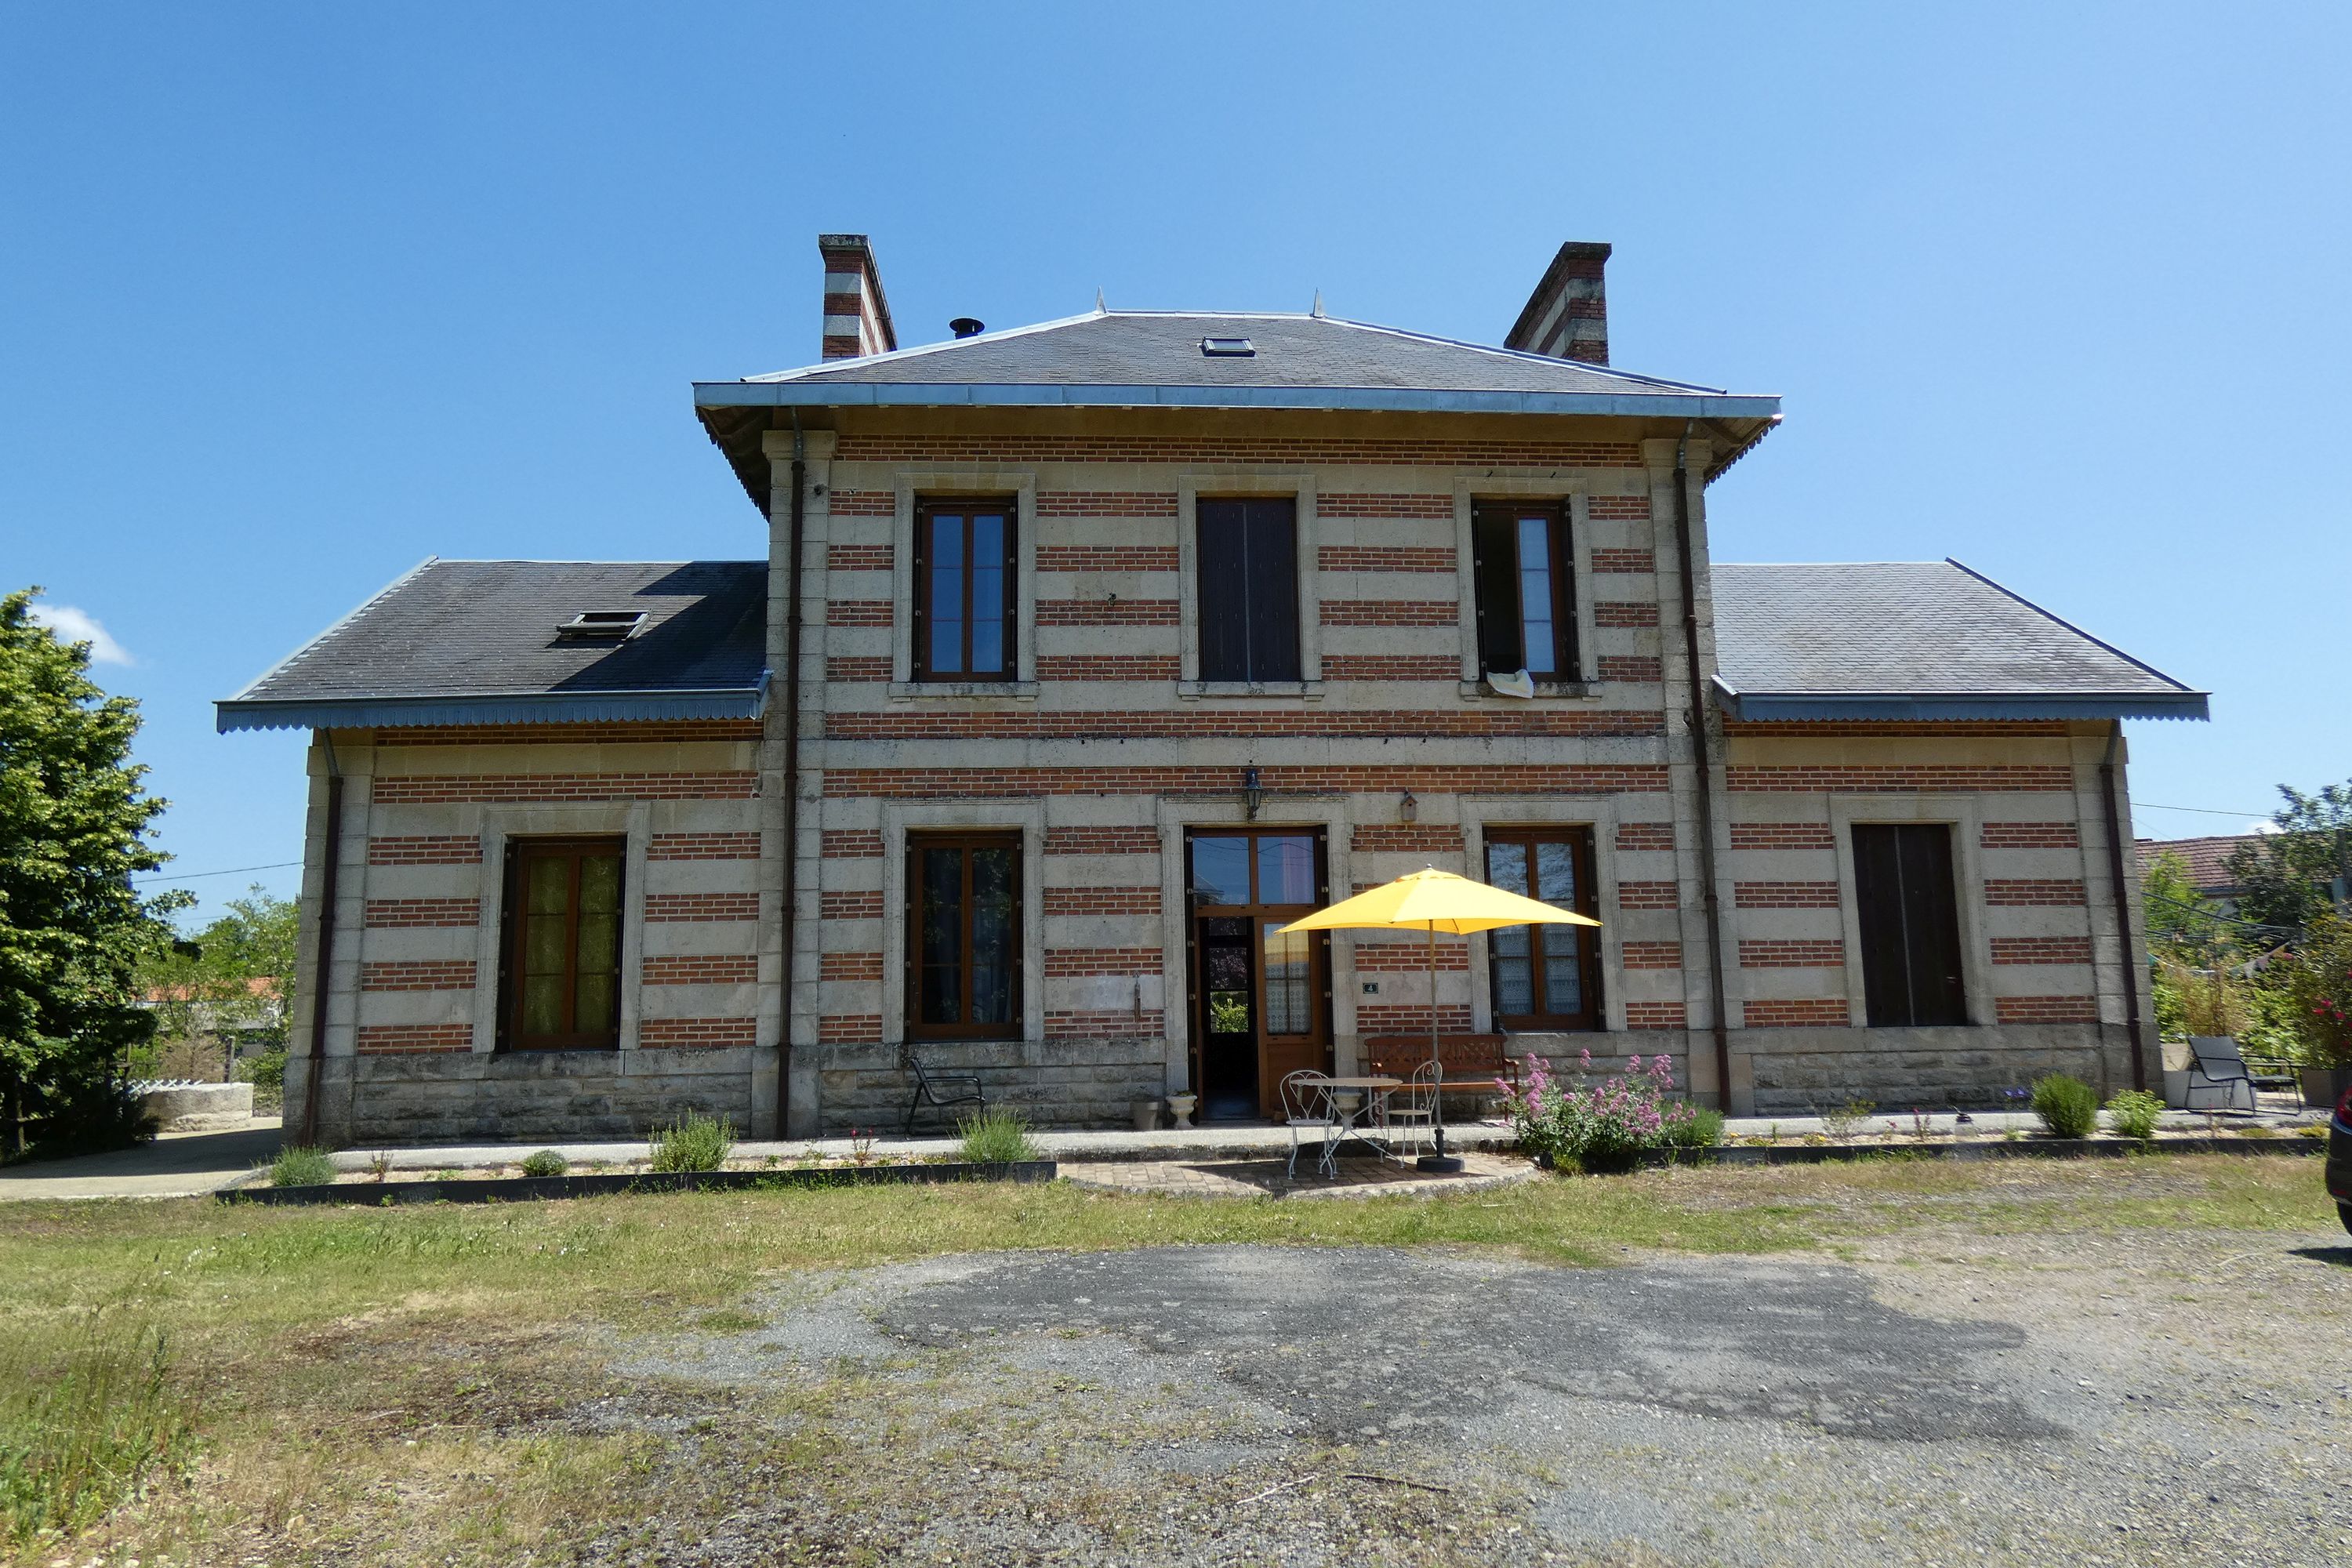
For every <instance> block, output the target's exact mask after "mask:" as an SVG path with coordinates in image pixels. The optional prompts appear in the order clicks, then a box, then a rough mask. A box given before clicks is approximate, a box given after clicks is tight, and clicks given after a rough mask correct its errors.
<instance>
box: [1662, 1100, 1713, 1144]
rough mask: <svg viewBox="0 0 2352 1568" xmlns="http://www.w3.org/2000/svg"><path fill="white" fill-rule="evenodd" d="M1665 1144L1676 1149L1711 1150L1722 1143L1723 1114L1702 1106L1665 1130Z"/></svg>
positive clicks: (1696, 1106)
mask: <svg viewBox="0 0 2352 1568" xmlns="http://www.w3.org/2000/svg"><path fill="white" fill-rule="evenodd" d="M1666 1142H1668V1143H1670V1144H1672V1145H1673V1146H1674V1147H1675V1148H1677V1149H1712V1148H1714V1147H1715V1146H1716V1145H1717V1144H1718V1143H1720V1142H1723V1112H1722V1111H1720V1110H1710V1109H1709V1108H1708V1107H1706V1106H1704V1105H1695V1106H1692V1107H1691V1108H1690V1115H1689V1116H1687V1117H1685V1119H1683V1120H1682V1121H1677V1122H1675V1123H1674V1124H1673V1125H1671V1126H1669V1127H1668V1128H1667V1129H1666Z"/></svg>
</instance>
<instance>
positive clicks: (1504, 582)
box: [1471, 501, 1577, 680]
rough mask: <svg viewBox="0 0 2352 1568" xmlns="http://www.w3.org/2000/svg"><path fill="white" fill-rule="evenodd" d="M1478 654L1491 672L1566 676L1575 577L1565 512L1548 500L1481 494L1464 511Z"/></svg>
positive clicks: (1571, 654) (1571, 659) (1571, 658)
mask: <svg viewBox="0 0 2352 1568" xmlns="http://www.w3.org/2000/svg"><path fill="white" fill-rule="evenodd" d="M1471 551H1472V559H1473V562H1474V566H1475V573H1476V575H1477V584H1478V658H1479V666H1480V668H1483V669H1488V670H1493V671H1496V672H1497V673H1509V672H1512V671H1516V670H1521V669H1524V670H1526V671H1527V672H1528V674H1529V675H1532V676H1534V677H1536V678H1537V679H1549V680H1574V679H1577V667H1576V583H1575V567H1574V565H1573V560H1574V558H1573V556H1571V555H1570V552H1569V542H1568V516H1567V513H1566V512H1565V511H1564V510H1562V509H1561V508H1560V507H1559V505H1558V504H1557V503H1554V502H1547V503H1544V504H1541V505H1533V506H1513V505H1508V504H1506V503H1504V502H1500V501H1481V502H1480V503H1478V507H1477V510H1475V512H1474V513H1473V514H1472V518H1471Z"/></svg>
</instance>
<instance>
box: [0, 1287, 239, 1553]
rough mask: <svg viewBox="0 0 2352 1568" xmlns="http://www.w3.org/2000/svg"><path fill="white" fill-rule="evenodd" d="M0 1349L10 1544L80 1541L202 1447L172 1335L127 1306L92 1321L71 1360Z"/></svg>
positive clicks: (13, 1344)
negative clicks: (196, 1442)
mask: <svg viewBox="0 0 2352 1568" xmlns="http://www.w3.org/2000/svg"><path fill="white" fill-rule="evenodd" d="M0 1344H5V1346H6V1347H7V1348H6V1349H5V1352H0V1536H5V1539H6V1540H7V1541H9V1542H11V1543H13V1544H15V1545H16V1546H18V1547H24V1546H27V1545H29V1544H31V1543H32V1542H34V1541H36V1540H37V1539H42V1538H58V1537H65V1536H70V1535H72V1534H73V1533H75V1532H76V1531H80V1530H83V1529H85V1528H87V1527H88V1526H89V1525H91V1524H93V1523H95V1522H97V1521H99V1520H100V1519H101V1518H103V1517H105V1515H106V1514H107V1513H108V1512H109V1511H110V1510H112V1509H113V1508H114V1507H115V1505H116V1504H118V1503H120V1502H122V1501H123V1500H126V1499H128V1498H130V1497H131V1496H133V1495H135V1494H136V1493H137V1492H138V1491H139V1490H140V1489H141V1488H142V1486H143V1485H144V1484H145V1483H146V1482H147V1480H148V1479H150V1478H151V1477H152V1476H153V1475H154V1474H156V1473H157V1472H159V1471H161V1470H163V1469H167V1468H170V1467H171V1466H173V1464H175V1463H177V1462H179V1461H181V1460H182V1459H184V1458H185V1457H186V1456H187V1455H188V1453H189V1451H190V1449H191V1447H192V1446H193V1445H192V1438H191V1436H190V1431H191V1428H190V1424H189V1421H188V1416H187V1413H186V1411H185V1409H184V1407H183V1406H182V1405H181V1403H180V1401H179V1400H178V1398H177V1397H176V1396H175V1395H174V1394H173V1392H172V1391H171V1389H170V1387H169V1385H168V1382H167V1378H168V1373H169V1372H170V1364H171V1362H170V1356H169V1354H168V1352H167V1346H166V1342H165V1338H164V1334H163V1330H162V1329H161V1328H159V1327H157V1326H156V1325H155V1324H154V1323H152V1322H151V1321H147V1320H145V1319H143V1318H140V1317H135V1316H132V1315H131V1314H130V1313H129V1312H128V1311H127V1310H125V1309H124V1308H122V1307H121V1306H120V1305H116V1306H110V1307H106V1308H101V1309H100V1310H98V1311H96V1312H93V1313H91V1314H90V1316H89V1322H88V1324H87V1327H86V1328H85V1330H84V1331H83V1332H82V1333H81V1334H80V1335H79V1337H78V1338H77V1339H75V1340H74V1341H73V1342H71V1343H69V1344H68V1345H67V1346H66V1347H64V1350H63V1352H62V1353H61V1354H57V1355H54V1356H52V1357H44V1356H41V1355H40V1354H38V1353H37V1352H36V1350H35V1349H34V1347H33V1345H32V1343H31V1342H30V1339H29V1338H28V1337H27V1336H25V1335H22V1334H16V1333H12V1334H10V1335H9V1336H7V1337H6V1339H5V1340H0Z"/></svg>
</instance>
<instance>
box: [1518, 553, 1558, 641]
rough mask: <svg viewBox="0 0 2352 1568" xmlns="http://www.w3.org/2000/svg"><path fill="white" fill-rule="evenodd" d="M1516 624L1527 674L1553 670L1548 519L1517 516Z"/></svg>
mask: <svg viewBox="0 0 2352 1568" xmlns="http://www.w3.org/2000/svg"><path fill="white" fill-rule="evenodd" d="M1518 544H1519V626H1520V628H1521V641H1522V643H1523V644H1524V646H1525V652H1526V655H1527V660H1528V663H1527V668H1528V673H1529V674H1530V675H1549V674H1552V673H1554V672H1555V670H1556V669H1557V668H1558V663H1559V661H1558V660H1557V658H1555V657H1554V653H1553V650H1554V648H1555V647H1556V644H1555V643H1554V641H1553V636H1552V620H1551V616H1552V608H1551V606H1552V593H1551V520H1550V519H1549V518H1542V517H1523V518H1521V519H1519V539H1518Z"/></svg>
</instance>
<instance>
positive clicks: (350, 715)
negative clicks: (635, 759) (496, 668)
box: [213, 670, 770, 735]
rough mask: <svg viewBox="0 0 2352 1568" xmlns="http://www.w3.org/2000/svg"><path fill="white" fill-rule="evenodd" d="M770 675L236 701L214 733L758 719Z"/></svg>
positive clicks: (219, 706)
mask: <svg viewBox="0 0 2352 1568" xmlns="http://www.w3.org/2000/svg"><path fill="white" fill-rule="evenodd" d="M769 679H770V672H769V671H767V670H761V672H760V678H759V679H758V680H757V681H756V682H754V683H753V684H752V685H750V686H709V687H678V688H671V689H664V690H643V689H640V690H635V691H630V690H616V691H487V692H473V693H467V694H463V695H460V694H456V693H438V692H436V693H417V694H411V695H404V696H397V697H345V698H335V699H316V698H297V697H278V698H238V697H232V698H229V699H227V700H224V701H219V702H215V703H214V704H213V709H214V712H215V719H214V725H213V727H214V728H215V730H216V731H219V732H220V733H221V734H224V735H226V734H229V733H231V732H232V731H238V730H379V729H381V730H396V729H403V728H414V727H415V726H419V725H427V724H431V725H444V724H580V723H599V722H603V723H630V722H646V721H656V722H658V721H673V720H680V719H757V718H759V717H760V716H761V714H762V713H763V712H764V711H765V710H766V709H767V706H768V682H769Z"/></svg>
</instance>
